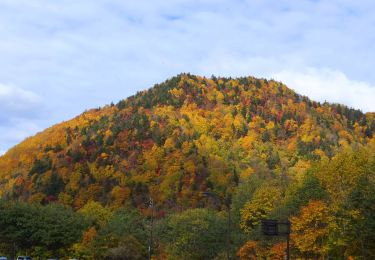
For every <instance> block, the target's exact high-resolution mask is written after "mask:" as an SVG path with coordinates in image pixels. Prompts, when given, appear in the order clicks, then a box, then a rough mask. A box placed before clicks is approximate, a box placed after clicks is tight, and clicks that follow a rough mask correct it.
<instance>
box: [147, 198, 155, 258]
mask: <svg viewBox="0 0 375 260" xmlns="http://www.w3.org/2000/svg"><path fill="white" fill-rule="evenodd" d="M149 203H150V204H149V207H150V208H151V222H150V239H149V241H148V260H151V255H152V240H153V238H152V235H153V234H152V230H153V226H154V201H153V200H152V198H150V202H149Z"/></svg>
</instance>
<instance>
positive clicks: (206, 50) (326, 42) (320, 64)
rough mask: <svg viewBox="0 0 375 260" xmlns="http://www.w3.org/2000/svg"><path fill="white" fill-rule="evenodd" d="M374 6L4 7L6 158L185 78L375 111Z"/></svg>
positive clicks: (119, 2)
mask: <svg viewBox="0 0 375 260" xmlns="http://www.w3.org/2000/svg"><path fill="white" fill-rule="evenodd" d="M374 28H375V1H373V0H358V1H353V0H329V1H328V0H298V1H297V0H294V1H293V0H277V1H276V0H273V1H271V0H231V1H224V0H215V1H214V0H202V1H199V0H194V1H193V0H190V1H187V0H174V1H171V0H152V1H149V0H147V1H145V0H137V1H135V0H126V1H124V0H112V1H109V0H80V1H77V0H59V1H50V0H0V154H2V153H4V152H6V150H7V149H9V148H10V147H12V146H14V145H16V144H17V143H19V142H20V141H22V140H23V139H24V138H26V137H28V136H31V135H34V134H35V133H37V132H38V131H41V130H43V129H45V128H47V127H49V126H51V125H53V124H56V123H59V122H61V121H64V120H68V119H70V118H72V117H74V116H76V115H78V114H80V113H82V112H83V111H84V110H87V109H90V108H95V107H99V106H104V105H105V104H109V103H111V102H114V103H116V102H118V101H119V100H121V99H124V98H126V97H128V96H130V95H133V94H135V93H136V92H137V91H140V90H144V89H147V88H150V87H152V86H153V85H154V84H155V83H158V82H163V81H164V80H166V79H167V78H170V77H172V76H175V75H176V74H179V73H181V72H190V73H192V74H197V75H202V76H208V77H209V76H211V75H216V76H232V77H236V76H248V75H252V76H256V77H262V78H268V79H276V80H279V81H282V82H283V83H285V84H287V85H288V86H289V87H290V88H292V89H294V90H296V91H297V92H298V93H300V94H303V95H307V96H309V97H310V98H312V99H314V100H317V101H322V102H323V101H329V102H338V103H343V104H346V105H348V106H350V107H354V108H357V109H361V110H362V111H363V112H368V111H375V73H374V68H375V44H374V42H375V29H374Z"/></svg>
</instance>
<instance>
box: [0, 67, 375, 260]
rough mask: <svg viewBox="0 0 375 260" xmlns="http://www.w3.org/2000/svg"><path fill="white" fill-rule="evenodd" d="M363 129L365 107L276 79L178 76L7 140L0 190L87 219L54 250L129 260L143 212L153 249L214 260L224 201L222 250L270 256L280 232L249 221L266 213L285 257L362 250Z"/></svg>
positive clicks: (372, 191)
mask: <svg viewBox="0 0 375 260" xmlns="http://www.w3.org/2000/svg"><path fill="white" fill-rule="evenodd" d="M374 133H375V114H373V113H367V114H364V113H362V112H361V111H359V110H355V109H351V108H348V107H346V106H344V105H340V104H329V103H324V104H321V103H318V102H315V101H312V100H310V99H308V98H307V97H304V96H301V95H298V94H297V93H295V92H294V91H292V90H290V89H289V88H287V87H286V86H285V85H283V84H282V83H280V82H276V81H273V80H265V79H256V78H253V77H243V78H236V79H232V78H217V77H211V78H204V77H199V76H194V75H190V74H181V75H178V76H176V77H173V78H171V79H169V80H167V81H165V82H164V83H161V84H157V85H155V86H154V87H153V88H151V89H148V90H146V91H143V92H140V93H137V94H136V95H135V96H132V97H129V98H127V99H125V100H122V101H120V102H119V103H117V104H111V105H108V106H105V107H103V108H98V109H92V110H89V111H86V112H84V113H83V114H81V115H79V116H77V117H76V118H74V119H72V120H70V121H67V122H63V123H60V124H58V125H55V126H52V127H51V128H49V129H46V130H45V131H43V132H41V133H38V134H37V135H35V136H33V137H30V138H28V139H26V140H25V141H23V142H22V143H20V144H18V145H17V146H15V147H14V148H12V149H10V150H9V151H8V152H7V153H6V154H5V155H4V156H2V157H0V197H1V198H2V199H3V203H9V201H16V200H17V201H23V202H33V203H36V204H41V205H46V204H51V203H59V204H62V205H64V206H66V207H67V208H72V209H73V210H74V211H75V212H77V214H83V216H89V217H91V220H87V221H86V222H87V225H86V226H84V225H83V226H82V233H83V237H81V238H77V241H76V243H75V244H74V245H73V246H72V247H69V250H68V249H66V250H68V252H70V253H72V252H74V254H76V255H79V256H80V257H83V258H84V257H86V258H92V257H94V258H98V257H99V258H100V257H103V255H100V254H106V253H108V252H110V253H111V254H116V250H124V247H126V245H127V244H128V245H129V244H130V245H132V248H131V250H135V251H137V252H138V253H139V257H140V258H139V259H142V257H145V248H146V246H147V240H148V232H149V229H150V227H149V226H148V222H147V221H150V219H151V215H152V216H153V219H154V221H155V223H154V224H155V226H154V227H153V229H155V230H153V231H154V232H155V234H156V235H155V239H154V241H153V243H154V245H153V248H154V250H153V255H154V256H155V257H158V258H160V259H165V258H170V259H214V258H215V257H216V259H222V258H224V257H225V253H224V252H226V246H227V244H228V241H226V240H225V235H224V234H226V232H227V227H226V219H227V213H228V210H231V213H232V222H231V224H230V225H231V231H232V232H231V235H230V243H229V244H230V245H229V247H230V252H231V257H232V258H235V257H240V258H241V259H252V257H253V258H254V257H261V256H268V257H272V258H274V259H283V258H282V257H283V254H284V248H285V243H283V242H282V239H281V240H280V239H266V238H264V237H262V236H261V235H260V233H259V228H258V227H259V221H260V219H262V218H265V217H273V218H277V219H284V220H285V219H290V220H291V221H292V227H293V234H292V252H293V254H294V255H296V256H297V255H299V256H304V257H314V256H318V257H323V256H327V255H331V256H334V257H338V258H339V259H341V257H344V256H345V257H349V256H353V257H364V258H366V259H371V257H375V239H374V237H373V236H372V235H371V234H372V233H373V232H374V231H375V220H374V219H375V138H374ZM207 192H209V194H211V195H210V196H209V197H207V194H208V193H207ZM150 198H151V199H152V200H153V210H151V208H150V207H149V201H150ZM21 205H24V204H22V203H21ZM1 209H2V208H1V205H0V210H1ZM5 209H6V207H5V206H4V207H3V210H5ZM151 211H152V212H151ZM69 214H70V213H69ZM93 216H96V217H93ZM92 218H94V219H92ZM121 220H122V221H121ZM86 222H85V223H86ZM4 223H5V222H4ZM119 223H122V226H121V225H120V224H119ZM134 223H136V224H134ZM197 223H200V224H199V225H198V224H197ZM126 224H128V225H130V226H137V227H138V229H135V231H131V232H130V231H129V227H130V226H126ZM0 225H1V223H0ZM124 225H125V226H124ZM116 228H119V229H116ZM127 230H128V231H127ZM191 230H193V231H194V230H195V232H191ZM158 232H159V233H158ZM215 232H216V233H215ZM217 232H218V233H217ZM371 232H372V233H371ZM0 234H1V231H0ZM126 234H128V236H125V235H126ZM129 234H131V235H129ZM157 234H159V235H157ZM202 234H204V236H203V235H202ZM218 234H219V235H218ZM220 234H221V235H220ZM0 237H1V236H0ZM108 237H111V239H112V240H111V239H109V238H108ZM218 237H220V239H218ZM221 238H222V239H221ZM221 240H222V241H221ZM108 241H111V242H108ZM1 242H3V243H5V242H4V241H1V238H0V243H1ZM72 243H73V242H72ZM28 246H29V248H32V245H28ZM65 247H66V248H68V247H67V246H65ZM5 248H6V247H5ZM25 248H27V247H25ZM48 250H56V248H52V249H48ZM108 250H109V251H108ZM111 250H112V251H111ZM113 250H114V251H113ZM129 250H130V249H129ZM131 250H130V251H129V252H132V253H130V254H135V251H131ZM107 251H108V252H107ZM0 252H1V247H0ZM64 252H65V251H64ZM108 257H109V256H108ZM114 259H115V258H114ZM134 259H136V258H134Z"/></svg>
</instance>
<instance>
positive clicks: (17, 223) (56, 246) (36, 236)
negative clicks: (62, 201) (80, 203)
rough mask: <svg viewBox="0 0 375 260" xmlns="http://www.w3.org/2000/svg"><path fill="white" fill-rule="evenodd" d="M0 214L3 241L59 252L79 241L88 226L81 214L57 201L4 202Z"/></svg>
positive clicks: (23, 248)
mask: <svg viewBox="0 0 375 260" xmlns="http://www.w3.org/2000/svg"><path fill="white" fill-rule="evenodd" d="M0 216H1V218H0V243H3V244H9V247H10V248H12V249H13V247H14V246H15V247H16V248H17V249H19V250H39V253H47V252H54V253H56V254H59V252H61V250H63V249H68V248H69V247H70V246H71V245H72V244H73V243H75V242H77V241H78V240H79V239H80V238H81V236H82V232H83V230H84V228H85V227H86V223H85V221H84V219H83V218H82V217H81V216H80V215H78V214H75V213H74V212H73V211H71V210H69V209H66V208H64V207H63V206H61V205H57V204H50V205H48V206H40V205H29V204H25V203H15V202H1V204H0Z"/></svg>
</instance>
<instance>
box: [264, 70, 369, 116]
mask: <svg viewBox="0 0 375 260" xmlns="http://www.w3.org/2000/svg"><path fill="white" fill-rule="evenodd" d="M270 77H271V78H274V79H276V80H278V81H282V82H283V83H285V84H286V85H288V87H290V88H292V89H294V90H295V91H296V92H298V93H300V94H302V95H306V96H308V97H310V98H311V99H313V100H317V101H321V102H324V101H329V102H334V103H341V104H346V105H348V106H350V107H353V108H357V109H361V110H362V111H363V112H370V111H371V112H373V111H375V86H374V85H370V84H369V83H366V82H361V81H355V80H350V79H348V77H347V76H346V75H345V74H344V73H343V72H341V71H337V70H331V69H317V68H308V69H305V70H302V71H288V70H284V71H281V72H278V73H273V74H271V75H270Z"/></svg>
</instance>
